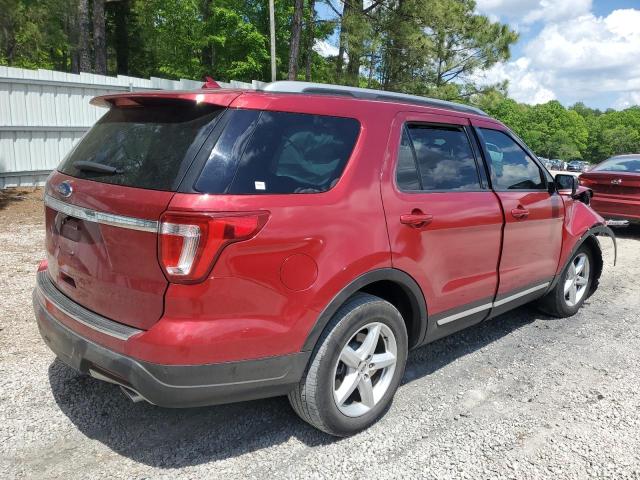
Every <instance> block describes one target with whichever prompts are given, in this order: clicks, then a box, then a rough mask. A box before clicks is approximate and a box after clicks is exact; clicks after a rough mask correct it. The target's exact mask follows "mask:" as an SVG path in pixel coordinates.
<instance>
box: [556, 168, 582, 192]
mask: <svg viewBox="0 0 640 480" xmlns="http://www.w3.org/2000/svg"><path fill="white" fill-rule="evenodd" d="M555 184H556V190H557V191H558V192H560V191H564V192H566V191H567V190H570V191H571V196H574V195H575V194H576V192H577V191H578V185H579V183H578V177H576V176H573V175H567V174H566V173H559V174H558V175H556V178H555Z"/></svg>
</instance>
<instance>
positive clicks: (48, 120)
mask: <svg viewBox="0 0 640 480" xmlns="http://www.w3.org/2000/svg"><path fill="white" fill-rule="evenodd" d="M218 83H219V84H220V85H221V86H222V87H234V88H255V87H256V85H257V84H258V83H259V82H253V84H251V83H243V82H235V81H232V82H231V83H223V82H218ZM201 85H202V82H201V81H194V80H184V79H183V80H166V79H162V78H155V77H151V78H150V79H143V78H135V77H127V76H123V75H118V76H117V77H108V76H105V75H94V74H91V73H80V74H71V73H63V72H54V71H50V70H26V69H22V68H12V67H3V66H0V189H3V188H6V187H12V186H34V185H41V184H42V183H43V182H44V181H45V180H46V178H47V175H48V174H49V172H50V171H51V170H53V169H54V168H55V167H56V166H57V165H58V163H59V162H60V160H61V159H62V158H63V157H64V156H65V155H66V153H67V152H68V151H69V150H70V149H71V147H72V146H73V145H74V143H75V142H77V141H78V140H79V139H80V137H82V135H83V134H84V133H85V132H86V131H87V130H88V129H89V128H90V127H91V126H92V125H93V124H94V123H95V122H96V121H97V120H98V119H99V118H100V117H101V116H102V115H103V114H104V112H105V109H104V108H100V107H94V106H92V105H89V100H91V98H93V97H95V96H97V95H104V94H107V93H116V92H126V91H139V90H158V89H162V90H185V89H186V90H189V89H194V88H199V87H200V86H201Z"/></svg>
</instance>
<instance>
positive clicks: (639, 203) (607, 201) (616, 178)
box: [579, 154, 640, 223]
mask: <svg viewBox="0 0 640 480" xmlns="http://www.w3.org/2000/svg"><path fill="white" fill-rule="evenodd" d="M579 181H580V185H583V186H585V187H587V188H589V189H591V190H592V192H593V198H592V199H591V206H592V207H593V209H594V210H595V211H596V212H598V213H599V214H600V215H602V216H603V217H605V218H607V219H612V220H628V221H630V222H634V223H640V154H639V155H618V156H615V157H611V158H609V159H608V160H605V161H604V162H602V163H600V164H598V165H596V166H595V167H594V168H592V169H591V170H589V171H588V172H585V173H583V174H582V175H580V179H579Z"/></svg>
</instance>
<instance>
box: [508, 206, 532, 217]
mask: <svg viewBox="0 0 640 480" xmlns="http://www.w3.org/2000/svg"><path fill="white" fill-rule="evenodd" d="M511 215H513V218H517V219H518V220H522V219H525V218H527V217H528V216H529V210H527V209H526V208H524V207H518V208H514V209H513V210H511Z"/></svg>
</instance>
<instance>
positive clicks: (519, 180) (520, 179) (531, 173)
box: [480, 128, 546, 190]
mask: <svg viewBox="0 0 640 480" xmlns="http://www.w3.org/2000/svg"><path fill="white" fill-rule="evenodd" d="M480 131H481V132H482V137H483V140H484V144H485V146H486V149H487V151H488V152H489V160H491V181H492V182H493V187H494V188H495V189H496V190H544V189H546V186H545V182H544V179H543V177H542V172H541V171H540V168H539V167H538V165H536V163H535V162H534V161H533V160H532V159H531V157H529V155H528V154H527V152H525V151H524V150H523V149H522V148H521V147H520V146H519V145H518V144H517V143H516V142H514V141H513V140H512V139H511V137H509V136H508V135H507V134H505V133H503V132H500V131H498V130H491V129H488V128H481V129H480Z"/></svg>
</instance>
